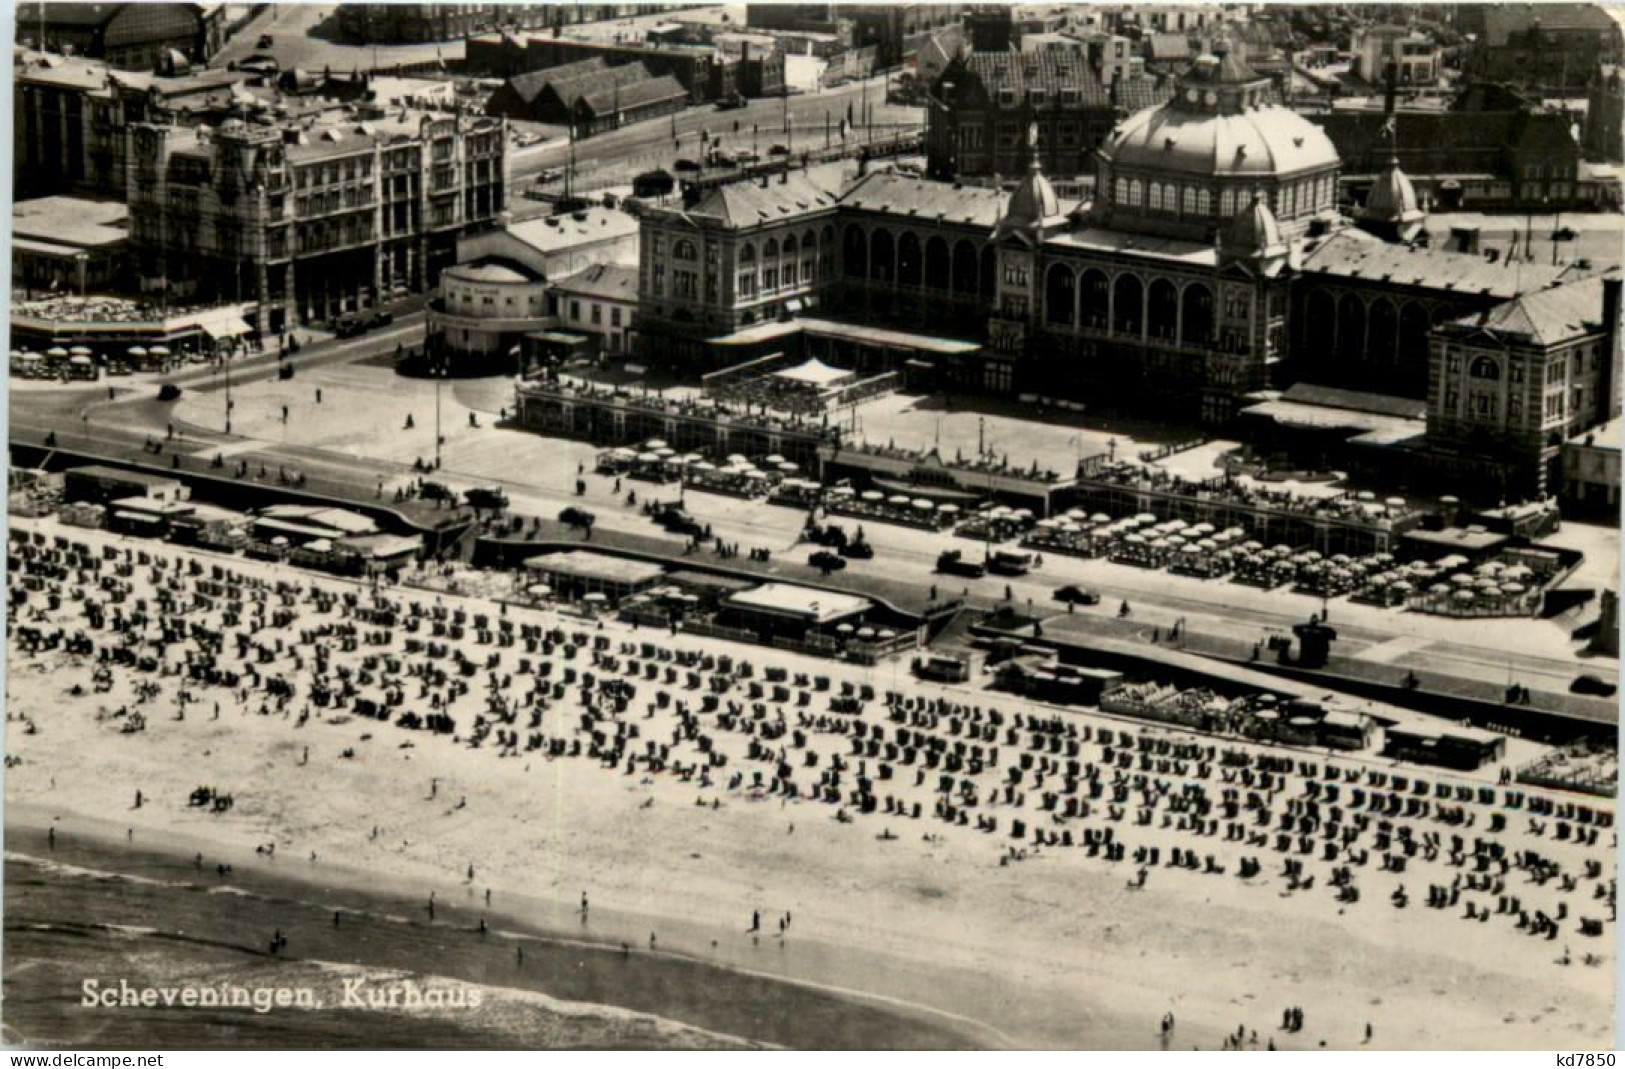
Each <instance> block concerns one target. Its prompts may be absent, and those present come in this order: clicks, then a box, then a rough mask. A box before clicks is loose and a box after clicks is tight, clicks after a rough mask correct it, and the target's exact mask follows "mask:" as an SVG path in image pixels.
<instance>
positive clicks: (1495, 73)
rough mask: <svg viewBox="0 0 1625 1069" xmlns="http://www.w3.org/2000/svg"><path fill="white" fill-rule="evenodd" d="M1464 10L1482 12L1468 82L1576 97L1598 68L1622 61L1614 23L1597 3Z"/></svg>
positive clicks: (1511, 5) (1512, 5)
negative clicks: (1476, 80)
mask: <svg viewBox="0 0 1625 1069" xmlns="http://www.w3.org/2000/svg"><path fill="white" fill-rule="evenodd" d="M1464 6H1474V7H1481V8H1482V10H1481V15H1482V19H1483V32H1482V33H1481V34H1480V35H1479V36H1478V39H1477V41H1475V42H1474V43H1473V45H1472V48H1471V49H1470V51H1469V52H1468V58H1467V64H1466V70H1467V73H1468V74H1469V75H1470V76H1472V77H1474V78H1478V79H1482V80H1484V81H1491V82H1511V83H1513V84H1515V85H1526V86H1531V87H1537V88H1539V89H1541V90H1543V91H1545V92H1546V93H1548V94H1551V95H1562V94H1571V93H1572V94H1574V95H1579V94H1582V93H1584V92H1585V88H1586V86H1587V85H1589V84H1590V83H1591V80H1592V78H1593V77H1595V76H1596V74H1597V71H1598V69H1599V68H1600V67H1601V66H1602V65H1603V64H1605V63H1619V62H1620V60H1621V58H1625V57H1622V55H1621V49H1622V40H1621V31H1620V24H1619V23H1618V22H1616V21H1615V20H1614V18H1613V16H1611V15H1610V14H1609V13H1608V12H1607V11H1606V10H1605V9H1604V5H1602V4H1484V5H1464Z"/></svg>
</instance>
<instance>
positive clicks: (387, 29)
mask: <svg viewBox="0 0 1625 1069" xmlns="http://www.w3.org/2000/svg"><path fill="white" fill-rule="evenodd" d="M524 6H526V7H531V6H534V5H524ZM514 17H523V16H522V15H520V14H519V13H518V12H517V11H516V12H515V13H514ZM495 18H496V11H495V6H494V5H492V4H340V5H338V21H339V33H340V34H342V35H343V36H344V37H345V39H347V40H350V41H355V42H358V43H361V44H402V43H407V42H414V41H455V40H457V39H459V38H462V37H470V36H472V35H474V34H476V33H482V32H484V31H485V30H488V29H490V28H491V27H492V26H493V25H495V22H494V19H495Z"/></svg>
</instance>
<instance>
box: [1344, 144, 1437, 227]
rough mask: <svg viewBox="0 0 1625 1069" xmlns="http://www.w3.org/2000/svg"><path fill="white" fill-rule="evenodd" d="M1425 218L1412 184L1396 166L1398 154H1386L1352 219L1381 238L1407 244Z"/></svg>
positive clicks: (1397, 164)
mask: <svg viewBox="0 0 1625 1069" xmlns="http://www.w3.org/2000/svg"><path fill="white" fill-rule="evenodd" d="M1426 219H1427V213H1425V212H1424V211H1422V209H1421V207H1420V206H1419V205H1418V204H1417V200H1416V187H1414V186H1412V185H1411V180H1410V178H1409V177H1407V176H1406V174H1405V172H1404V171H1401V170H1400V169H1399V157H1397V156H1390V157H1388V166H1387V168H1386V169H1385V170H1384V171H1383V172H1382V174H1381V175H1379V176H1378V177H1377V181H1376V184H1375V185H1373V186H1372V187H1371V193H1370V194H1369V195H1368V196H1367V197H1366V198H1365V204H1364V205H1363V206H1362V207H1361V208H1360V209H1359V210H1358V211H1356V212H1355V213H1354V221H1355V222H1356V223H1358V224H1359V226H1360V228H1361V229H1362V230H1367V231H1370V232H1371V233H1373V234H1375V235H1377V236H1378V237H1380V238H1382V239H1383V240H1384V241H1394V242H1400V243H1404V244H1408V243H1410V242H1412V241H1415V240H1416V235H1417V234H1419V233H1421V231H1422V224H1423V222H1424V221H1425V220H1426Z"/></svg>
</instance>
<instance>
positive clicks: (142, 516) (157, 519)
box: [113, 509, 163, 523]
mask: <svg viewBox="0 0 1625 1069" xmlns="http://www.w3.org/2000/svg"><path fill="white" fill-rule="evenodd" d="M113 518H114V519H115V520H129V521H130V522H131V523H162V522H163V517H162V516H152V515H149V514H147V513H145V512H131V511H130V510H129V509H118V510H116V511H115V512H114V513H113Z"/></svg>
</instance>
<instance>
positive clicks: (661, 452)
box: [654, 445, 677, 460]
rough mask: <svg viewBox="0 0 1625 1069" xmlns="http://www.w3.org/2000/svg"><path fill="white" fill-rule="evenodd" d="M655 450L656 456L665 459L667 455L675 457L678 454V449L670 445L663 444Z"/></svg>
mask: <svg viewBox="0 0 1625 1069" xmlns="http://www.w3.org/2000/svg"><path fill="white" fill-rule="evenodd" d="M654 452H655V456H657V457H659V458H660V459H662V460H665V459H666V458H667V457H674V456H676V455H677V450H675V449H673V448H672V447H671V446H669V445H663V446H661V447H660V448H659V449H656V450H655V451H654Z"/></svg>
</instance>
